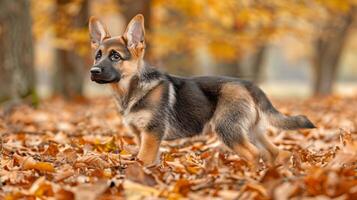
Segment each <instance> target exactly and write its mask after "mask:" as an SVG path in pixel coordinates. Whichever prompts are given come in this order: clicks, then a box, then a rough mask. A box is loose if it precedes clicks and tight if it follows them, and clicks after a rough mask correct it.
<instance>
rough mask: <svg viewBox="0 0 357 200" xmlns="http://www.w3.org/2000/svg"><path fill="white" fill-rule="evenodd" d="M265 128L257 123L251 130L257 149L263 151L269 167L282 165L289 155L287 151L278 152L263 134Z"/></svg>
mask: <svg viewBox="0 0 357 200" xmlns="http://www.w3.org/2000/svg"><path fill="white" fill-rule="evenodd" d="M265 132H266V129H265V127H264V126H263V125H262V124H261V122H259V123H258V124H257V126H256V127H254V129H253V130H252V132H251V134H252V137H253V138H254V140H255V141H256V142H257V143H258V145H259V147H261V148H262V149H263V151H265V152H266V153H267V154H266V160H267V161H268V162H269V164H270V165H274V164H284V163H286V162H287V161H288V159H289V158H290V155H291V153H290V152H288V151H284V150H280V149H279V148H278V147H277V146H276V145H275V144H274V143H272V142H271V141H270V140H269V138H268V137H267V135H266V134H265Z"/></svg>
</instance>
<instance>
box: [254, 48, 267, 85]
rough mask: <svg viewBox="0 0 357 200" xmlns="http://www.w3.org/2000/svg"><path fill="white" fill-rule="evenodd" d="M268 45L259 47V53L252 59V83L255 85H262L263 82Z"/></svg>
mask: <svg viewBox="0 0 357 200" xmlns="http://www.w3.org/2000/svg"><path fill="white" fill-rule="evenodd" d="M266 49H267V47H266V45H263V46H261V47H259V49H258V51H257V52H256V53H255V54H254V56H253V57H252V65H251V67H250V68H251V74H252V81H253V82H254V83H257V84H258V83H260V82H261V81H262V74H263V65H264V59H265V53H266Z"/></svg>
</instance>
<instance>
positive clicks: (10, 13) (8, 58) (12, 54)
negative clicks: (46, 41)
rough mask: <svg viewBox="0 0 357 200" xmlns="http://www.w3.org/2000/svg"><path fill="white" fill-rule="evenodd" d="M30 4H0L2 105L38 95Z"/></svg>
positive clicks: (4, 1) (20, 0)
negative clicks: (7, 101) (36, 91)
mask: <svg viewBox="0 0 357 200" xmlns="http://www.w3.org/2000/svg"><path fill="white" fill-rule="evenodd" d="M31 24H32V22H31V15H30V2H29V1H27V0H16V1H10V0H0V51H1V53H0V101H4V100H10V99H12V100H18V99H20V98H23V97H26V96H29V95H32V97H36V93H35V73H34V67H33V44H32V33H31V28H32V27H31Z"/></svg>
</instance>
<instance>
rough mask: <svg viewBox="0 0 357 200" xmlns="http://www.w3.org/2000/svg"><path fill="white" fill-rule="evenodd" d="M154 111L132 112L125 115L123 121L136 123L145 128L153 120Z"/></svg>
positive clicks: (135, 124) (138, 126)
mask: <svg viewBox="0 0 357 200" xmlns="http://www.w3.org/2000/svg"><path fill="white" fill-rule="evenodd" d="M151 119H152V113H151V112H150V111H148V110H140V111H137V112H130V113H126V114H124V115H123V122H124V123H125V124H127V125H134V126H135V127H137V128H139V129H144V128H145V127H146V126H147V125H148V124H149V123H150V121H151Z"/></svg>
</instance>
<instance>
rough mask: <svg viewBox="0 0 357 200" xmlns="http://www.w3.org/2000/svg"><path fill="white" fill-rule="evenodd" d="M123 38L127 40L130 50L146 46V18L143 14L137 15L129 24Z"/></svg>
mask: <svg viewBox="0 0 357 200" xmlns="http://www.w3.org/2000/svg"><path fill="white" fill-rule="evenodd" d="M123 36H124V38H125V39H126V40H127V42H128V44H127V45H128V47H129V48H132V47H138V46H142V47H144V46H145V28H144V16H143V15H142V14H138V15H136V16H135V17H134V18H133V19H132V20H131V21H130V22H129V24H128V26H127V27H126V30H125V32H124V35H123ZM140 44H141V45H140Z"/></svg>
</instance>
